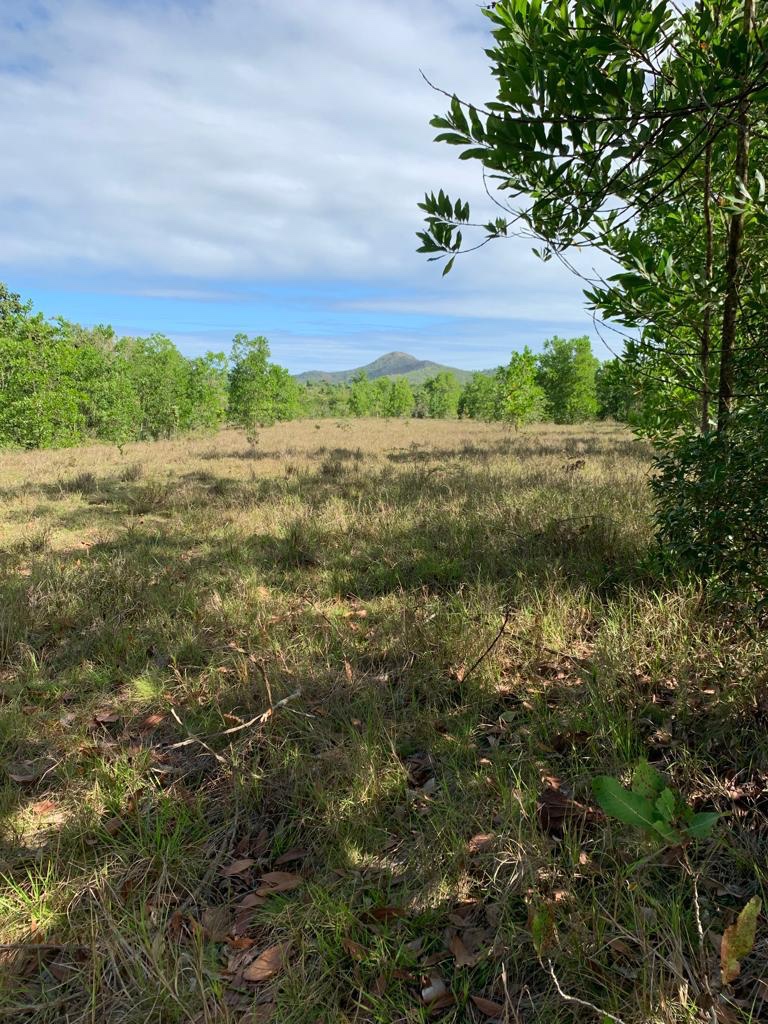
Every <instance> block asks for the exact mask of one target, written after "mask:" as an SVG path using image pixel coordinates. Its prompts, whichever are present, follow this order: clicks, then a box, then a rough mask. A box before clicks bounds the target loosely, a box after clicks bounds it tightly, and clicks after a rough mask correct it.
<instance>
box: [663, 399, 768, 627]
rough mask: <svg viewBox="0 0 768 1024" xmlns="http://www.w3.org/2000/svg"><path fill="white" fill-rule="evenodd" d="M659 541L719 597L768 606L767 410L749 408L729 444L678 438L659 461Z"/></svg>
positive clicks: (713, 436) (737, 416) (710, 437)
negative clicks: (699, 576) (735, 597)
mask: <svg viewBox="0 0 768 1024" xmlns="http://www.w3.org/2000/svg"><path fill="white" fill-rule="evenodd" d="M656 470H657V472H656V474H655V475H654V477H653V478H652V481H651V483H652V486H653V488H654V491H655V492H656V494H657V496H658V498H659V504H658V511H657V516H656V521H657V524H658V528H659V538H660V541H661V543H662V544H663V545H668V546H669V548H670V549H671V550H672V551H674V552H675V553H676V554H677V555H678V557H679V558H680V559H681V560H682V563H683V565H684V566H686V567H688V568H689V569H691V570H692V571H693V572H695V573H697V574H698V575H701V576H704V577H706V578H707V579H709V580H710V581H711V586H712V589H713V591H714V592H715V594H721V595H722V596H723V597H727V596H728V595H729V594H730V595H731V597H733V596H741V597H747V598H749V599H750V600H751V601H752V602H756V603H757V604H758V605H761V606H763V607H764V606H765V605H766V603H767V602H768V516H766V506H767V505H768V406H767V405H766V403H765V402H754V403H749V404H744V405H742V406H741V408H739V409H737V410H736V412H734V414H733V430H732V431H731V434H730V437H729V439H728V440H727V441H726V440H725V439H724V438H723V437H722V436H720V435H718V434H717V433H714V432H713V433H709V434H702V435H689V434H682V435H680V436H679V437H676V438H673V439H672V440H671V441H670V442H669V445H668V447H667V450H666V451H665V452H664V453H663V454H661V455H660V456H659V458H658V459H657V462H656Z"/></svg>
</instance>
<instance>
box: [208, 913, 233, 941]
mask: <svg viewBox="0 0 768 1024" xmlns="http://www.w3.org/2000/svg"><path fill="white" fill-rule="evenodd" d="M200 924H201V925H202V926H203V931H204V932H205V935H206V938H208V939H210V940H211V941H212V942H223V941H224V939H226V937H227V935H229V932H230V930H231V928H232V918H231V917H230V914H229V911H228V910H227V908H226V907H209V908H208V909H207V910H204V911H203V913H202V914H201V915H200Z"/></svg>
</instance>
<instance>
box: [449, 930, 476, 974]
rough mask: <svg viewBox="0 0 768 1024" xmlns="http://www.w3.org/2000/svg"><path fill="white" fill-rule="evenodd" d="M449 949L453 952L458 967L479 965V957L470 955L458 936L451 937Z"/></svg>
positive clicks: (473, 954)
mask: <svg viewBox="0 0 768 1024" xmlns="http://www.w3.org/2000/svg"><path fill="white" fill-rule="evenodd" d="M448 949H449V950H450V951H451V955H452V956H453V958H454V960H455V961H456V966H457V967H474V966H475V964H476V963H477V955H476V954H475V953H470V951H469V950H468V949H467V947H466V946H465V945H464V943H463V942H462V940H461V938H460V937H459V936H458V935H453V936H452V937H451V939H450V941H449V943H448Z"/></svg>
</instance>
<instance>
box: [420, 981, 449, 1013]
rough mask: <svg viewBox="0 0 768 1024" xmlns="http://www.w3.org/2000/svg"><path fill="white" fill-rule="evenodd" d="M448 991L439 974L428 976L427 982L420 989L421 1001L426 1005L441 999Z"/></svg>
mask: <svg viewBox="0 0 768 1024" xmlns="http://www.w3.org/2000/svg"><path fill="white" fill-rule="evenodd" d="M447 991H448V987H447V985H446V984H445V982H444V981H443V979H442V978H441V977H440V975H439V974H433V975H431V976H430V977H429V979H428V982H427V984H426V985H425V986H424V988H423V989H422V990H421V1001H422V1003H425V1004H426V1005H429V1004H430V1003H434V1002H435V1000H437V999H441V998H442V997H443V996H444V995H445V994H446V993H447Z"/></svg>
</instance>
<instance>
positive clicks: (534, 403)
mask: <svg viewBox="0 0 768 1024" xmlns="http://www.w3.org/2000/svg"><path fill="white" fill-rule="evenodd" d="M541 359H543V356H542V357H541V358H540V360H539V365H540V363H541ZM496 377H497V387H498V391H499V399H498V413H499V415H498V418H499V419H501V420H503V421H504V422H505V423H512V424H513V425H514V426H515V427H516V428H517V427H520V426H521V425H522V424H523V423H533V422H535V421H536V420H540V419H542V417H543V414H544V403H545V391H544V389H543V388H542V387H540V385H539V384H538V383H537V361H536V357H535V356H534V354H533V352H531V350H530V349H529V348H528V346H527V345H526V346H525V348H524V349H523V351H522V352H513V353H512V355H511V357H510V360H509V363H508V364H507V365H506V366H505V367H502V368H500V369H499V371H498V373H497V375H496ZM585 418H586V417H585Z"/></svg>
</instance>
